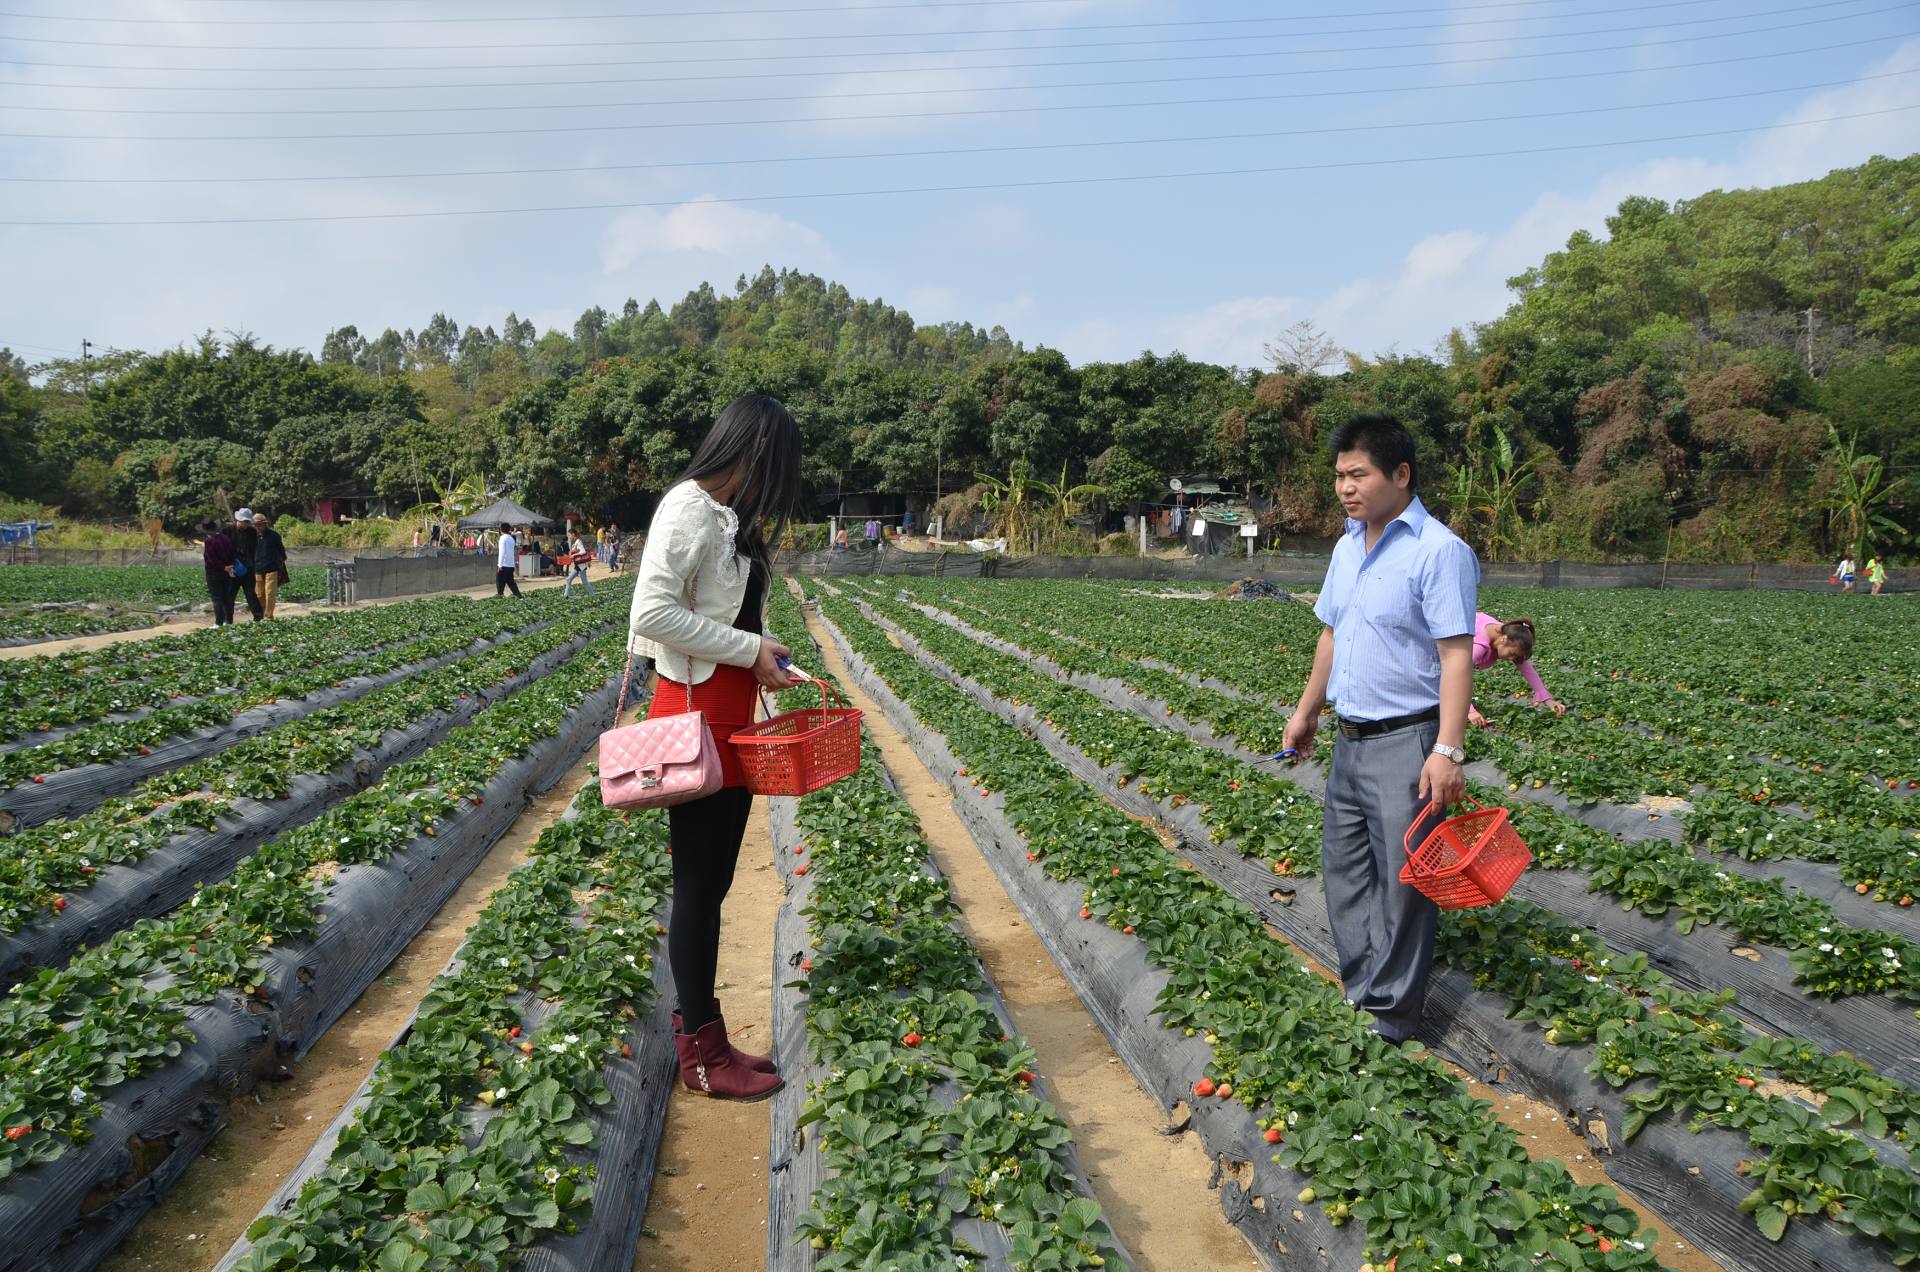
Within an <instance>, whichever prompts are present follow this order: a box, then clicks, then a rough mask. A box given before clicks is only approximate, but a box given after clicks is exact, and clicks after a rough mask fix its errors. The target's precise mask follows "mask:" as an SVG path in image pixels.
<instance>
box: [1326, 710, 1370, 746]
mask: <svg viewBox="0 0 1920 1272" xmlns="http://www.w3.org/2000/svg"><path fill="white" fill-rule="evenodd" d="M1333 724H1334V728H1336V729H1337V730H1339V733H1340V736H1341V737H1343V738H1346V739H1348V740H1349V741H1353V742H1358V741H1359V740H1360V739H1361V738H1363V737H1365V736H1366V735H1365V734H1364V733H1362V732H1361V731H1360V724H1359V722H1358V721H1354V720H1347V719H1343V718H1341V717H1339V716H1335V717H1334V720H1333Z"/></svg>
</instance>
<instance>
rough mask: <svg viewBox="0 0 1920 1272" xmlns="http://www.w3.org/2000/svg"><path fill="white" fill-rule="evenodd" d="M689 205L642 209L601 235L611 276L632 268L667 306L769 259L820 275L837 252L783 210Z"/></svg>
mask: <svg viewBox="0 0 1920 1272" xmlns="http://www.w3.org/2000/svg"><path fill="white" fill-rule="evenodd" d="M710 198H711V196H708V195H703V196H700V199H696V200H694V201H692V202H688V203H682V204H680V205H679V206H677V207H673V208H669V209H667V210H666V211H664V212H662V211H659V210H657V209H654V208H636V209H634V210H632V211H630V212H623V213H621V214H620V215H619V216H617V217H615V218H614V219H613V221H612V222H611V223H610V224H609V225H608V226H607V228H606V230H605V232H604V233H603V234H602V235H601V243H600V256H601V264H602V266H603V268H604V269H605V271H606V273H607V274H608V275H610V276H617V275H622V274H627V273H629V272H630V271H631V275H632V279H631V281H633V282H634V283H635V284H636V285H639V286H642V287H643V288H644V290H645V291H646V292H647V293H648V294H650V295H653V296H657V297H659V298H660V299H661V301H662V303H663V304H664V303H667V301H668V300H670V299H677V298H678V297H679V296H680V294H681V293H683V292H685V291H686V290H687V288H689V287H693V286H697V285H698V284H699V283H700V282H702V281H703V280H706V281H714V282H715V283H716V285H718V284H720V283H723V282H725V281H727V280H728V279H730V278H731V277H732V276H733V275H736V274H739V273H741V272H747V273H752V272H754V271H756V270H758V269H759V268H760V266H761V265H764V264H770V263H771V264H776V265H778V264H782V263H794V264H801V263H803V262H804V267H805V268H807V269H810V270H812V271H813V272H816V273H821V272H824V271H825V270H827V269H828V268H830V267H831V264H832V261H833V253H832V251H831V250H830V249H829V248H828V246H827V241H826V240H825V239H824V238H823V237H821V235H820V234H819V232H818V231H816V230H814V229H812V228H811V227H810V226H806V225H802V224H800V223H799V222H798V221H790V220H788V219H787V218H786V217H784V216H781V215H780V214H779V213H777V212H767V211H762V210H761V209H759V208H751V207H745V206H742V205H740V204H737V203H713V202H702V201H700V200H701V199H710Z"/></svg>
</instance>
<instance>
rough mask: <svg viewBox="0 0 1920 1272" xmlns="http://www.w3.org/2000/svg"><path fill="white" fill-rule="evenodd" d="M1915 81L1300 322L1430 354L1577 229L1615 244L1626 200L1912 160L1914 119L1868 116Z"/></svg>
mask: <svg viewBox="0 0 1920 1272" xmlns="http://www.w3.org/2000/svg"><path fill="white" fill-rule="evenodd" d="M1914 69H1920V41H1909V42H1908V43H1906V44H1904V45H1902V46H1901V47H1900V48H1899V49H1897V50H1896V51H1895V52H1894V53H1893V54H1892V55H1891V56H1889V57H1888V58H1886V59H1885V60H1884V61H1883V62H1881V63H1880V64H1879V65H1877V66H1873V67H1869V68H1868V71H1867V74H1868V76H1872V75H1878V74H1885V73H1887V72H1892V71H1905V70H1914ZM1912 83H1913V81H1912V80H1911V79H1907V78H1904V77H1902V78H1889V79H1872V78H1863V79H1861V80H1859V81H1857V82H1855V83H1853V84H1850V85H1848V86H1846V87H1844V88H1840V89H1835V90H1832V91H1829V92H1826V93H1821V94H1818V95H1816V96H1814V97H1811V98H1808V99H1807V100H1806V101H1804V102H1802V103H1801V104H1800V105H1798V106H1796V107H1795V108H1794V109H1793V110H1791V111H1788V112H1786V113H1785V114H1783V115H1781V116H1780V118H1779V119H1778V120H1777V121H1776V122H1779V123H1794V124H1802V125H1803V126H1797V127H1791V128H1779V129H1771V130H1769V131H1767V132H1764V133H1756V134H1753V135H1752V137H1751V138H1750V139H1749V140H1748V141H1746V142H1745V143H1744V144H1743V145H1742V146H1741V147H1740V149H1739V150H1738V151H1737V152H1736V153H1735V154H1734V155H1733V157H1731V158H1729V159H1727V160H1724V161H1719V162H1715V161H1709V160H1705V159H1697V158H1687V157H1674V158H1662V159H1653V160H1648V161H1645V162H1642V163H1637V164H1633V165H1631V166H1628V167H1623V168H1618V169H1615V170H1613V171H1611V172H1608V173H1605V174H1604V175H1602V176H1600V177H1599V178H1597V179H1596V180H1594V181H1593V182H1592V183H1591V184H1590V185H1589V186H1587V187H1586V189H1584V190H1581V191H1577V192H1563V191H1557V190H1556V191H1548V192H1546V193H1544V194H1542V195H1540V196H1538V197H1537V198H1536V199H1535V200H1534V201H1533V203H1532V204H1531V205H1530V206H1528V207H1527V208H1526V209H1525V210H1524V211H1522V212H1521V213H1520V214H1519V215H1518V216H1516V217H1514V218H1513V220H1511V221H1510V222H1508V223H1507V224H1506V225H1505V226H1503V227H1500V228H1498V229H1494V230H1478V229H1466V228H1461V229H1455V230H1449V231H1445V232H1442V233H1438V234H1432V235H1428V236H1426V237H1425V238H1422V239H1420V240H1419V241H1417V242H1416V243H1415V244H1414V245H1413V247H1412V248H1410V249H1409V250H1408V251H1407V253H1406V254H1405V256H1403V257H1402V258H1401V260H1400V261H1398V262H1397V263H1396V264H1395V265H1394V266H1393V267H1392V268H1390V269H1388V270H1385V271H1382V272H1379V273H1375V274H1369V275H1365V276H1362V277H1359V278H1355V279H1351V280H1349V281H1348V282H1346V283H1343V284H1341V285H1339V286H1337V287H1335V288H1334V289H1332V290H1331V291H1329V292H1328V294H1327V295H1326V296H1325V297H1324V298H1322V299H1321V300H1319V301H1317V302H1315V303H1312V304H1309V305H1307V306H1306V307H1305V308H1304V310H1303V312H1305V313H1307V314H1308V315H1310V316H1311V317H1312V318H1313V319H1314V320H1315V321H1316V322H1318V323H1320V325H1322V326H1323V327H1325V328H1326V329H1327V331H1328V333H1329V334H1330V335H1331V336H1332V337H1333V338H1334V339H1335V340H1337V341H1339V342H1340V343H1341V344H1343V345H1345V346H1346V347H1348V348H1352V349H1355V350H1358V351H1360V352H1362V353H1377V352H1380V351H1382V350H1385V349H1387V348H1389V347H1395V346H1397V347H1399V348H1401V349H1403V350H1408V351H1411V350H1415V349H1425V348H1429V347H1431V346H1432V345H1433V344H1434V343H1435V342H1437V341H1438V340H1440V339H1441V338H1442V337H1444V336H1445V335H1446V333H1447V332H1448V331H1449V330H1450V329H1452V328H1453V327H1456V326H1465V325H1466V324H1469V323H1473V322H1484V321H1487V320H1488V319H1491V318H1495V317H1498V316H1499V315H1500V314H1501V313H1502V312H1503V311H1504V310H1505V309H1506V307H1507V305H1508V304H1509V303H1510V302H1511V300H1512V296H1511V294H1510V293H1509V292H1508V291H1507V288H1506V280H1507V279H1508V278H1510V277H1512V276H1513V275H1515V274H1518V273H1520V272H1521V271H1522V270H1524V269H1526V268H1528V267H1529V266H1532V265H1535V264H1538V263H1539V261H1540V259H1541V258H1542V257H1543V256H1545V255H1546V254H1547V253H1549V252H1552V251H1556V250H1558V249H1559V248H1561V247H1564V246H1565V245H1566V241H1567V238H1568V237H1569V236H1570V235H1571V234H1572V233H1573V232H1574V231H1575V230H1579V229H1586V230H1589V231H1591V232H1593V233H1595V234H1602V235H1604V234H1605V233H1606V225H1605V222H1606V218H1607V216H1608V215H1610V214H1611V213H1612V212H1613V211H1614V209H1615V208H1617V207H1618V206H1619V205H1620V201H1621V200H1622V199H1624V198H1626V197H1627V196H1629V195H1634V194H1643V195H1651V196H1653V197H1655V198H1660V199H1667V200H1678V199H1686V198H1691V197H1695V196H1697V195H1700V194H1703V193H1706V192H1708V191H1711V190H1716V189H1730V188H1741V187H1752V186H1769V185H1778V184H1782V183H1785V182H1792V181H1806V180H1810V179H1812V178H1815V177H1819V176H1822V175H1824V174H1826V173H1827V172H1829V171H1831V170H1832V169H1834V168H1838V167H1845V166H1847V165H1849V164H1857V163H1861V162H1864V161H1865V160H1867V159H1868V158H1870V157H1872V156H1873V155H1875V154H1905V153H1907V152H1909V151H1911V150H1912V149H1913V144H1914V136H1915V133H1914V129H1915V125H1916V116H1915V115H1914V114H1913V113H1906V114H1881V115H1868V117H1866V118H1860V119H1848V120H1841V121H1839V122H1833V123H1808V122H1804V121H1813V120H1829V119H1833V118H1834V117H1836V116H1842V115H1867V113H1868V112H1872V111H1885V110H1889V109H1890V108H1892V107H1895V106H1899V105H1904V104H1907V102H1909V101H1910V100H1911V92H1912Z"/></svg>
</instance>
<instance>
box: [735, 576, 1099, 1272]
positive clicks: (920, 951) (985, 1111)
mask: <svg viewBox="0 0 1920 1272" xmlns="http://www.w3.org/2000/svg"><path fill="white" fill-rule="evenodd" d="M770 613H771V616H772V622H773V625H774V626H775V627H777V628H778V629H779V630H784V631H795V632H798V631H802V630H804V620H803V619H802V618H801V616H800V613H799V610H798V607H797V606H796V605H795V604H794V602H793V600H792V598H791V597H790V596H789V595H787V594H786V593H785V592H784V591H780V590H776V591H775V593H774V596H773V598H772V603H771V606H770ZM795 656H796V658H797V659H798V661H799V662H800V663H801V665H802V666H803V667H806V668H807V669H808V671H809V672H810V673H812V674H815V675H819V674H822V669H821V668H820V667H819V665H818V661H817V659H815V658H814V657H812V656H811V650H808V649H804V648H803V649H801V650H797V651H796V655H795ZM809 692H810V691H809V690H808V689H807V688H805V687H803V688H801V689H799V690H795V691H792V693H791V697H792V698H793V700H794V701H793V705H797V704H798V703H799V702H800V701H801V700H804V699H807V698H808V695H809ZM797 819H798V830H799V833H800V834H801V835H802V836H803V845H802V846H804V848H805V850H806V855H807V859H808V861H809V863H810V864H811V866H812V868H813V871H814V873H813V875H812V876H811V877H812V879H813V884H812V891H811V895H810V899H809V903H808V906H807V909H806V914H807V919H808V926H809V931H810V934H811V940H812V945H813V950H812V956H811V958H810V959H809V960H807V962H806V964H805V966H804V971H805V978H804V980H802V981H800V982H798V983H799V984H800V985H801V986H802V987H803V988H804V989H805V991H806V994H807V1045H808V1048H809V1050H810V1052H811V1053H812V1055H813V1056H814V1058H815V1059H817V1060H818V1061H820V1062H821V1063H823V1064H825V1065H827V1066H829V1070H828V1076H827V1079H826V1080H825V1081H824V1082H823V1083H821V1084H820V1085H819V1086H818V1088H817V1089H815V1090H813V1091H812V1092H811V1093H810V1098H809V1100H808V1102H807V1106H806V1108H805V1110H804V1111H803V1112H802V1114H801V1116H800V1120H799V1121H800V1125H802V1126H805V1125H809V1124H813V1123H818V1124H820V1126H821V1128H822V1130H821V1140H820V1145H821V1147H820V1152H821V1154H822V1158H823V1163H824V1165H825V1166H826V1167H827V1169H828V1171H829V1172H830V1173H829V1174H828V1177H827V1178H826V1179H825V1180H824V1181H823V1182H822V1183H821V1185H820V1186H819V1188H818V1189H817V1190H816V1191H815V1193H814V1196H813V1199H812V1203H813V1204H812V1206H811V1207H810V1208H809V1209H808V1210H807V1211H806V1213H805V1214H803V1215H801V1216H800V1219H799V1221H798V1224H797V1232H796V1239H797V1240H804V1241H807V1242H808V1243H809V1244H810V1245H812V1246H814V1247H816V1248H818V1249H819V1250H821V1251H822V1253H821V1254H820V1255H819V1257H818V1259H817V1260H816V1262H815V1265H814V1266H816V1267H818V1268H820V1269H822V1272H826V1270H827V1269H842V1268H868V1267H881V1266H884V1267H895V1266H933V1265H934V1264H936V1263H937V1264H939V1265H943V1266H953V1264H954V1261H955V1260H956V1259H958V1260H959V1261H961V1262H966V1254H967V1250H966V1247H965V1246H964V1243H962V1242H960V1241H958V1240H956V1238H955V1235H954V1231H953V1229H954V1224H955V1222H956V1220H959V1219H962V1218H975V1219H979V1220H984V1221H986V1222H989V1223H993V1224H997V1225H999V1227H1000V1228H1002V1229H1003V1230H1004V1231H1005V1232H1006V1233H1007V1239H1008V1253H1009V1256H1010V1260H1011V1262H1012V1265H1013V1266H1014V1267H1016V1268H1097V1267H1100V1266H1102V1265H1103V1264H1104V1262H1105V1260H1106V1259H1107V1258H1108V1257H1109V1256H1111V1255H1113V1254H1115V1253H1116V1250H1115V1247H1114V1246H1113V1244H1112V1235H1111V1233H1110V1232H1109V1231H1108V1229H1107V1227H1106V1224H1105V1222H1104V1221H1103V1220H1102V1219H1101V1217H1100V1208H1099V1205H1098V1204H1097V1203H1096V1202H1094V1201H1093V1200H1091V1199H1090V1198H1087V1197H1084V1196H1081V1195H1079V1191H1078V1187H1077V1185H1076V1181H1075V1177H1074V1174H1073V1172H1072V1171H1071V1169H1069V1166H1068V1162H1067V1159H1066V1157H1065V1153H1064V1150H1065V1148H1066V1146H1067V1144H1068V1142H1069V1133H1068V1131H1067V1128H1066V1127H1065V1126H1064V1125H1062V1124H1061V1122H1060V1119H1059V1117H1058V1116H1057V1115H1056V1114H1055V1112H1054V1110H1053V1108H1052V1106H1051V1105H1050V1104H1048V1103H1047V1102H1046V1101H1044V1100H1042V1099H1040V1098H1039V1097H1038V1096H1037V1095H1036V1094H1034V1092H1033V1091H1032V1090H1031V1086H1030V1084H1031V1083H1032V1082H1033V1080H1034V1075H1033V1072H1032V1069H1031V1067H1030V1066H1031V1065H1032V1063H1033V1058H1034V1056H1033V1051H1032V1049H1031V1048H1030V1047H1028V1046H1027V1045H1026V1043H1025V1042H1023V1041H1021V1040H1020V1039H1018V1038H1012V1037H1009V1036H1008V1035H1007V1034H1006V1032H1005V1030H1004V1027H1003V1026H1002V1024H1001V1021H1000V1017H999V1015H998V1014H997V1013H996V1012H995V1011H994V1009H993V1007H992V1005H991V1004H990V1002H989V1001H987V1000H986V998H985V995H986V994H987V993H988V992H989V991H990V990H991V985H990V983H989V982H988V980H987V976H986V972H985V971H984V969H983V968H982V967H981V965H980V960H979V956H978V955H977V954H976V953H975V952H974V949H973V947H972V945H971V944H969V943H968V941H967V939H966V937H965V936H964V935H963V934H962V933H961V931H960V929H959V927H958V925H957V924H956V922H955V918H956V913H955V910H954V906H953V903H952V899H951V895H950V891H949V888H948V885H947V883H946V881H945V880H944V879H941V878H938V877H937V875H936V874H935V872H933V871H932V870H930V869H929V868H928V866H927V862H928V859H929V856H930V849H929V848H928V846H927V843H926V840H925V838H924V836H923V835H922V834H921V831H920V826H919V823H918V821H917V820H916V819H915V817H914V815H913V812H912V809H911V808H910V807H908V805H907V803H906V801H905V800H904V799H903V798H902V797H901V796H900V795H899V794H898V792H896V791H895V790H894V789H893V788H892V787H891V786H890V785H889V784H888V782H887V780H886V778H885V776H884V774H883V773H882V771H881V770H880V768H879V767H878V765H877V764H876V763H875V762H874V760H873V759H872V749H871V746H869V747H868V748H866V756H865V759H864V763H863V765H862V768H861V770H860V771H859V772H858V773H857V774H855V775H854V776H853V777H851V778H849V779H847V780H845V781H842V782H839V783H837V784H835V785H833V786H829V787H826V788H825V789H823V790H820V791H817V792H815V793H814V794H812V795H809V796H806V797H805V798H803V799H802V800H801V801H800V803H799V807H798V810H797ZM950 1089H951V1090H955V1091H957V1096H955V1095H951V1094H944V1092H946V1091H948V1090H950ZM908 1261H911V1262H908Z"/></svg>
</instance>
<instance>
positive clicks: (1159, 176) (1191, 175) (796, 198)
mask: <svg viewBox="0 0 1920 1272" xmlns="http://www.w3.org/2000/svg"><path fill="white" fill-rule="evenodd" d="M1910 110H1920V102H1916V103H1913V104H1911V105H1907V106H1891V107H1887V108H1886V109H1883V110H1868V111H1860V112H1858V113H1855V114H1850V115H1830V116H1827V117H1826V118H1823V119H1800V120H1791V121H1787V122H1783V123H1774V124H1753V125H1750V126H1747V127H1743V128H1717V129H1712V130H1710V131H1706V132H1688V133H1670V134H1668V135H1666V136H1662V137H1633V138H1625V139H1621V140H1617V141H1588V142H1570V143H1567V144H1565V145H1559V146H1532V147H1526V148H1522V149H1515V150H1477V151H1465V152H1461V153H1456V154H1448V155H1413V156H1401V157H1397V158H1391V159H1346V160H1334V161H1328V162H1324V163H1300V164H1281V165H1272V166H1260V167H1248V168H1215V169H1208V170H1203V171H1195V172H1149V173H1131V174H1127V175H1123V176H1111V177H1053V178H1045V179H1036V180H1031V181H984V182H975V183H969V184H953V185H936V186H894V187H881V188H875V189H868V190H825V191H818V192H814V193H805V194H754V195H733V196H728V197H725V198H721V197H713V198H702V199H652V200H641V201H637V202H621V203H566V204H549V205H543V206H532V207H515V208H452V209H444V210H437V211H427V212H355V213H338V214H327V215H318V216H236V217H187V218H180V219H174V220H166V219H147V218H141V219H128V220H117V221H107V220H68V221H51V220H40V221H29V220H0V226H22V227H40V228H47V227H54V228H81V227H87V228H125V227H137V226H192V225H293V224H309V223H320V222H346V221H418V220H434V219H439V218H443V217H456V216H521V215H531V214H541V213H553V212H627V211H635V210H640V209H647V208H678V207H697V206H701V205H705V204H737V203H799V202H814V201H822V200H828V199H855V198H873V197H879V196H888V195H905V194H966V193H975V192H979V191H986V190H1031V189H1042V188H1051V187H1058V186H1098V185H1117V184H1122V183H1127V182H1137V181H1188V180H1196V179H1205V178H1213V177H1246V176H1268V175H1273V174H1278V173H1294V172H1325V171H1333V170H1337V169H1347V168H1384V167H1397V166H1399V165H1402V164H1431V163H1453V162H1458V161H1461V160H1469V159H1514V158H1524V157H1528V156H1533V155H1552V154H1566V153H1571V152H1573V151H1580V150H1604V149H1610V148H1617V147H1622V146H1646V145H1658V144H1662V143H1665V142H1670V141H1696V140H1700V139H1703V138H1708V137H1731V136H1737V135H1740V134H1745V133H1757V132H1772V131H1775V130H1778V129H1783V128H1808V127H1812V126H1814V125H1816V124H1837V123H1844V122H1846V121H1848V120H1854V119H1869V118H1873V117H1876V116H1880V115H1894V114H1901V113H1904V112H1906V111H1910Z"/></svg>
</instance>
